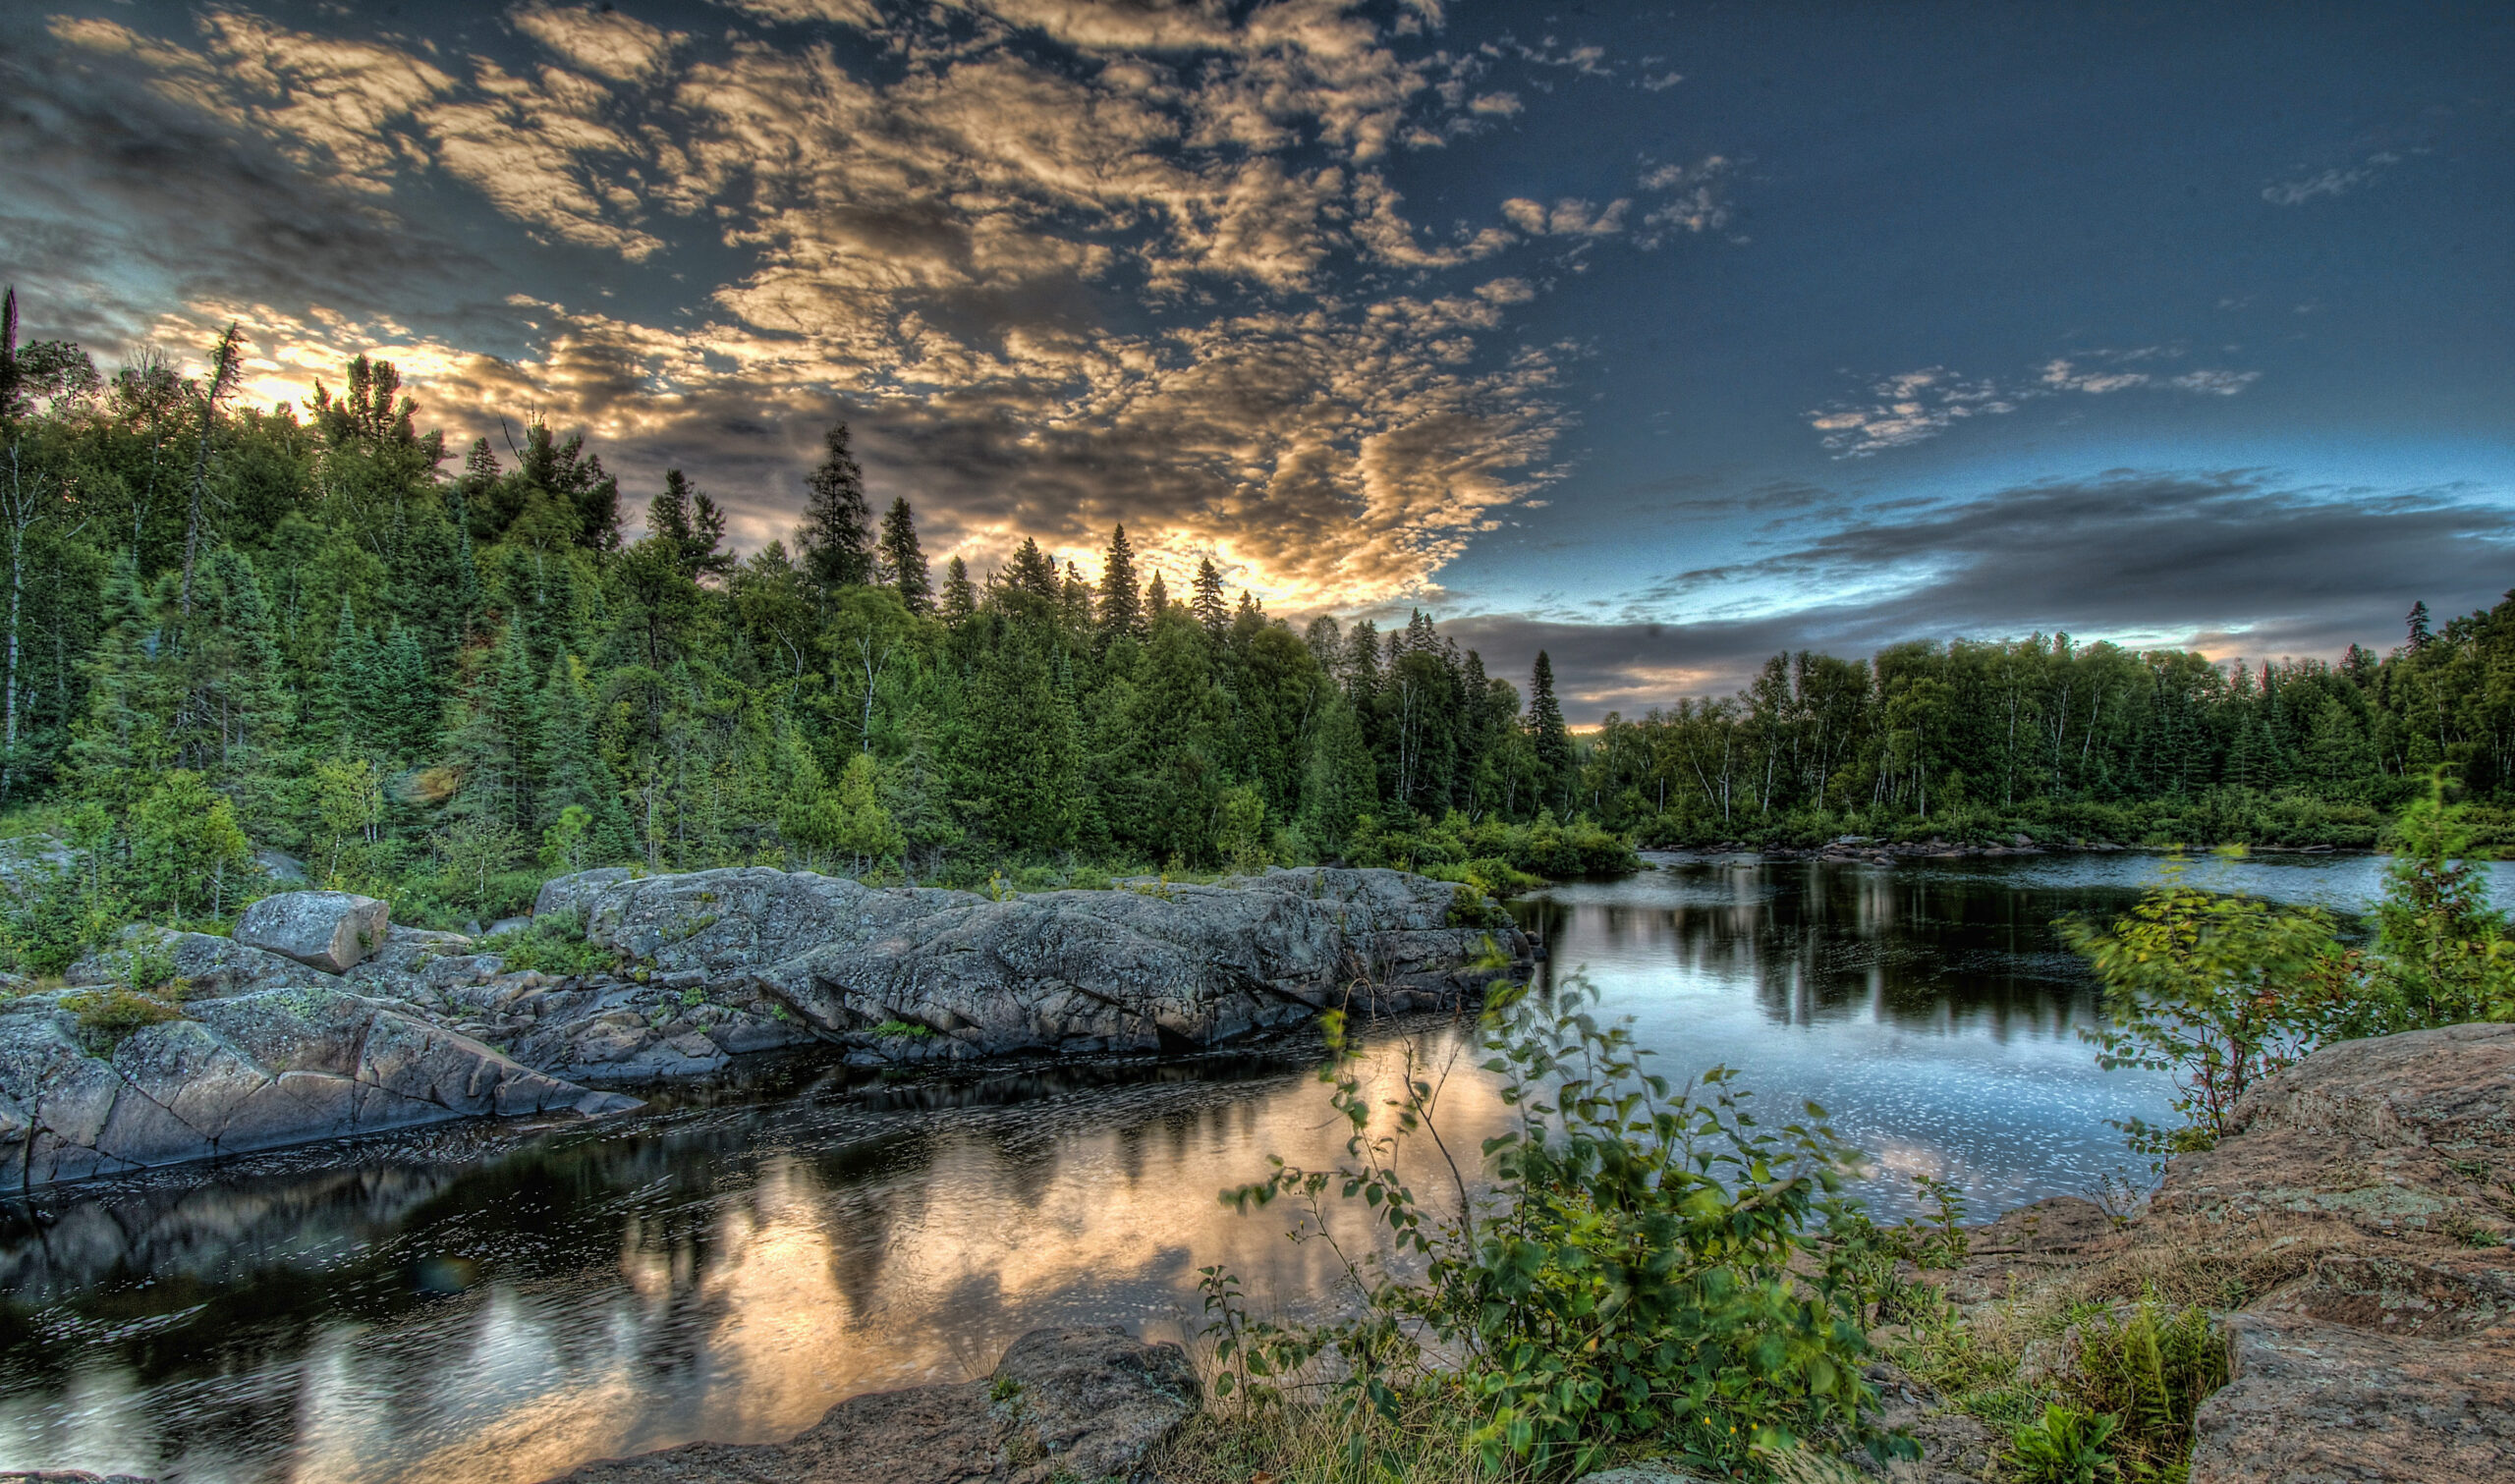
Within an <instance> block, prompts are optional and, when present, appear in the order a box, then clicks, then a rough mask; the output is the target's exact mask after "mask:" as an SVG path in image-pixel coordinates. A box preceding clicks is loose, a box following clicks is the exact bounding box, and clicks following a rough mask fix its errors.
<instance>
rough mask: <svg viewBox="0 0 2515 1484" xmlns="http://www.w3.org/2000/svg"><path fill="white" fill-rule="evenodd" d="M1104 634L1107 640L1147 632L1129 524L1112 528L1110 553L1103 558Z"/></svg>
mask: <svg viewBox="0 0 2515 1484" xmlns="http://www.w3.org/2000/svg"><path fill="white" fill-rule="evenodd" d="M1099 598H1100V603H1099V618H1100V637H1101V640H1102V641H1103V642H1106V641H1108V640H1110V639H1114V638H1117V637H1118V636H1119V635H1121V634H1124V635H1126V636H1128V637H1130V638H1135V637H1141V636H1142V635H1143V633H1144V593H1143V591H1142V589H1141V588H1140V587H1139V586H1138V585H1137V582H1136V552H1135V548H1134V547H1133V546H1130V545H1128V544H1127V528H1126V527H1125V526H1124V525H1119V526H1114V527H1112V528H1111V529H1110V531H1109V551H1108V555H1106V556H1105V557H1103V558H1101V561H1100V593H1099Z"/></svg>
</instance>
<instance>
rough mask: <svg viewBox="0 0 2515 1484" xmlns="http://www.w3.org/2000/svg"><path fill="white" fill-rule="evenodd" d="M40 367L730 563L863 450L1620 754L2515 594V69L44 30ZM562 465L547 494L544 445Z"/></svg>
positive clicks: (463, 32) (2241, 38) (1989, 50)
mask: <svg viewBox="0 0 2515 1484" xmlns="http://www.w3.org/2000/svg"><path fill="white" fill-rule="evenodd" d="M0 22H5V25H0V37H5V39H0V93H5V96H0V274H5V276H6V277H7V278H8V279H9V280H10V281H11V282H13V283H15V284H16V286H17V288H18V290H19V294H20V299H21V302H22V304H23V306H24V314H25V318H26V333H27V334H28V337H30V338H70V339H75V340H78V341H79V342H81V343H82V344H83V345H84V346H85V347H86V348H87V349H88V350H89V351H90V352H91V353H93V354H94V355H95V356H96V358H97V359H98V361H99V363H100V364H101V365H102V366H104V367H105V368H106V369H108V370H110V369H111V368H112V366H113V365H114V364H116V363H117V362H118V361H121V360H123V359H126V358H129V357H135V356H137V355H140V354H141V353H142V352H143V351H145V350H146V349H147V348H149V347H157V348H160V349H163V350H164V351H166V352H167V353H169V354H171V355H173V356H175V357H178V358H179V359H181V360H184V361H186V362H187V363H193V364H196V363H197V362H198V361H199V360H200V359H201V358H202V355H203V352H204V350H205V349H206V347H207V345H208V343H209V342H210V340H211V339H212V338H213V337H214V335H215V333H216V330H217V327H218V326H220V325H221V324H223V323H224V322H226V321H227V320H229V319H234V320H237V321H239V322H240V323H241V325H242V327H243V329H244V332H245V334H246V336H247V338H248V342H249V357H250V375H249V378H248V383H247V386H248V392H249V394H250V395H251V398H252V399H253V400H254V401H256V402H259V403H271V402H277V401H282V400H290V401H303V400H304V399H305V398H307V396H308V393H309V389H310V386H311V383H312V380H313V378H314V377H316V376H318V375H319V376H322V377H323V378H324V379H325V380H326V381H327V382H329V383H331V384H333V385H337V384H338V382H339V379H340V373H339V367H340V365H341V363H342V362H343V361H344V360H345V359H346V358H347V357H349V356H351V355H353V354H356V353H359V352H369V353H372V354H375V355H378V356H381V357H384V358H388V359H391V360H393V361H394V362H395V363H396V364H397V365H398V366H399V367H400V368H401V369H402V371H403V374H404V376H405V378H406V380H407V381H409V382H410V383H411V384H412V386H413V389H414V390H415V392H416V394H417V396H418V397H419V402H420V415H419V420H420V423H421V425H422V426H423V427H424V426H440V427H444V428H445V429H447V430H448V432H449V435H450V437H451V438H452V439H453V440H454V441H456V442H457V443H458V444H460V443H464V442H468V441H469V440H470V439H471V438H473V437H476V436H485V437H488V438H490V439H491V441H492V444H493V446H495V447H497V448H498V449H499V450H500V451H501V452H503V451H504V444H505V441H506V439H507V437H508V430H509V429H510V428H516V427H520V426H521V424H522V422H523V420H524V419H525V418H527V417H531V416H539V417H541V418H543V419H545V420H547V421H548V422H549V423H550V424H551V425H552V426H554V427H556V428H560V429H563V430H565V429H579V428H582V429H584V430H586V431H587V434H588V435H589V439H590V441H591V443H592V444H593V446H594V447H595V448H596V449H597V450H598V451H599V452H600V453H601V454H602V456H603V458H604V461H605V463H606V464H607V465H608V466H610V467H612V468H613V469H614V470H615V471H617V472H619V473H620V474H621V475H622V482H623V491H624V495H625V496H626V497H627V499H628V503H630V504H631V505H632V506H633V507H634V506H636V505H638V504H640V503H642V502H643V498H644V497H645V496H646V495H647V494H650V493H651V492H653V491H654V490H655V489H657V488H659V487H660V484H661V479H662V473H663V470H665V469H666V468H668V467H680V468H682V469H684V470H686V471H687V472H688V473H689V475H690V477H691V478H692V479H693V480H694V481H695V482H696V483H698V484H699V486H700V487H701V488H703V489H706V490H707V491H709V492H710V493H711V494H713V495H714V496H715V497H716V498H717V499H718V500H719V501H720V502H722V503H723V504H724V505H725V506H726V507H727V508H728V509H729V510H730V511H731V513H732V517H733V519H732V528H733V534H734V536H735V538H736V542H737V544H739V545H741V546H743V547H745V548H752V547H756V546H758V545H760V544H763V543H765V542H766V541H768V540H770V539H773V538H776V537H778V536H780V535H782V534H784V533H786V532H787V531H788V530H790V529H791V527H792V525H793V522H794V520H795V516H796V513H797V511H798V510H799V508H800V506H801V504H802V498H803V482H802V480H803V474H804V472H805V470H806V469H807V468H808V467H810V464H811V462H812V460H813V458H814V457H815V455H816V453H817V451H818V447H819V443H820V438H821V434H822V430H823V429H824V428H825V427H826V426H827V425H828V424H829V423H831V422H833V421H845V422H847V423H848V424H849V425H850V426H851V428H852V429H853V431H854V436H855V439H856V444H857V448H858V450H859V452H860V454H861V456H862V458H863V460H864V463H865V466H866V478H867V483H868V485H869V487H870V492H871V494H872V496H873V497H874V499H875V501H876V502H877V503H887V502H888V501H889V500H890V499H891V498H892V497H894V496H904V497H906V498H907V499H908V500H909V501H910V502H911V503H912V505H913V506H914V507H915V509H916V511H917V514H918V519H919V522H920V526H921V529H922V531H923V533H924V536H925V540H926V546H927V549H928V552H929V554H930V555H932V556H933V557H934V558H935V559H936V561H937V562H938V565H939V562H940V560H941V558H942V557H943V555H944V554H946V553H958V554H960V555H962V556H964V557H966V558H967V559H968V560H969V561H970V563H971V565H972V567H973V569H974V570H976V571H978V572H984V571H985V570H986V569H987V568H988V566H989V565H991V564H992V563H995V562H997V561H1000V560H1002V558H1003V557H1004V556H1005V555H1006V554H1007V553H1008V552H1009V551H1010V550H1011V548H1012V547H1013V546H1015V545H1017V544H1018V543H1019V542H1020V541H1021V539H1022V538H1023V537H1024V536H1026V535H1027V536H1034V537H1036V538H1037V539H1038V540H1039V541H1040V542H1041V544H1042V545H1043V546H1045V547H1047V548H1049V549H1050V550H1051V551H1053V552H1056V553H1057V554H1059V555H1060V556H1061V557H1067V558H1071V559H1073V560H1076V561H1078V562H1079V563H1080V564H1081V565H1082V566H1083V568H1084V570H1085V571H1086V573H1087V574H1091V573H1093V572H1095V571H1096V568H1097V557H1098V552H1099V551H1100V550H1101V548H1102V547H1103V546H1105V544H1106V541H1107V537H1108V531H1109V527H1110V526H1111V525H1112V524H1113V523H1116V522H1125V524H1126V526H1127V528H1128V531H1129V535H1130V537H1131V538H1132V539H1133V540H1134V542H1135V543H1136V546H1137V549H1138V551H1139V553H1140V554H1144V555H1145V556H1146V558H1148V560H1149V561H1150V562H1151V564H1152V565H1153V566H1155V567H1157V568H1159V569H1161V570H1163V571H1164V572H1165V573H1166V574H1168V576H1169V577H1170V579H1171V581H1172V582H1173V584H1174V585H1175V584H1176V583H1177V582H1178V581H1179V579H1180V577H1182V576H1183V575H1184V574H1185V573H1186V572H1188V571H1190V570H1192V569H1193V568H1194V566H1195V564H1196V562H1197V561H1198V560H1199V559H1200V558H1202V557H1210V558H1212V559H1213V560H1214V561H1215V563H1216V564H1217V566H1219V567H1220V568H1221V569H1222V570H1223V572H1224V573H1225V575H1226V577H1228V579H1229V580H1230V581H1231V583H1232V584H1233V585H1234V586H1245V587H1248V588H1250V589H1251V590H1253V591H1255V592H1256V593H1257V594H1258V596H1259V597H1260V598H1261V599H1262V600H1263V601H1264V603H1265V604H1266V606H1267V608H1268V610H1269V611H1270V612H1273V613H1276V614H1279V615H1284V616H1287V617H1292V618H1295V619H1300V618H1305V617H1307V616H1309V615H1312V614H1314V613H1318V612H1334V613H1337V614H1339V615H1342V616H1345V617H1348V618H1351V617H1353V616H1356V615H1368V616H1372V617H1376V618H1379V619H1380V620H1382V621H1383V622H1386V621H1388V620H1390V619H1392V618H1393V619H1395V620H1396V621H1398V622H1403V620H1404V618H1405V617H1406V615H1407V614H1408V613H1409V612H1410V611H1411V610H1413V609H1416V608H1423V609H1425V610H1428V611H1429V612H1431V613H1432V614H1433V615H1434V616H1435V617H1436V618H1437V619H1438V621H1439V622H1440V624H1441V626H1442V628H1443V630H1444V631H1445V632H1451V633H1453V634H1455V635H1456V636H1458V637H1459V638H1460V640H1461V641H1462V642H1463V643H1469V644H1473V645H1475V646H1476V647H1478V648H1479V649H1481V651H1482V652H1483V654H1484V656H1485V659H1486V662H1487V665H1488V668H1490V669H1491V670H1492V671H1493V673H1495V674H1499V675H1506V676H1511V677H1513V678H1524V676H1525V674H1526V670H1527V667H1528V665H1529V663H1530V662H1531V661H1532V660H1533V658H1534V656H1535V654H1536V652H1537V649H1538V648H1540V647H1543V648H1545V649H1547V650H1548V651H1549V652H1550V653H1551V656H1552V658H1553V661H1554V664H1555V668H1556V672H1557V675H1558V677H1559V682H1560V684H1561V687H1562V689H1563V692H1564V697H1565V708H1566V711H1567V713H1568V714H1569V715H1571V716H1572V717H1573V718H1574V719H1575V720H1580V721H1587V720H1594V719H1595V718H1596V717H1598V716H1599V715H1600V714H1602V713H1604V712H1606V711H1608V710H1621V711H1623V712H1624V713H1626V714H1628V715H1635V714H1639V713H1641V712H1642V711H1645V710H1647V709H1649V708H1650V707H1652V706H1658V705H1665V704H1667V703H1669V702H1671V701H1673V700H1675V699H1676V698H1678V697H1679V696H1682V695H1688V694H1702V693H1708V692H1716V691H1722V690H1726V689H1728V688H1731V687H1735V686H1736V685H1737V684H1738V683H1739V682H1740V680H1741V679H1742V678H1743V677H1744V676H1745V675H1746V674H1748V673H1750V672H1751V671H1752V670H1753V669H1754V668H1755V667H1756V665H1758V664H1759V663H1760V662H1761V659H1762V658H1763V657H1764V656H1766V655H1768V654H1771V653H1773V652H1776V651H1778V650H1783V649H1795V648H1805V647H1813V648H1820V649H1827V650H1830V651H1832V652H1835V653H1841V654H1847V655H1859V654H1866V653H1868V652H1870V651H1871V650H1872V649H1874V648H1876V647H1878V646H1880V645H1882V644H1886V643H1891V642H1896V641H1900V640H1905V639H1913V638H1936V639H1946V638H1952V637H1958V636H1967V637H1984V638H1997V637H2015V636H2023V635H2025V634H2028V633H2033V632H2045V633H2049V632H2069V633H2071V634H2073V635H2075V636H2077V637H2080V638H2082V639H2095V638H2112V639H2115V640H2118V641H2121V642H2125V643H2131V644H2136V645H2140V646H2143V647H2152V646H2164V645H2177V646H2189V647H2197V648H2200V649H2202V650H2204V651H2206V652H2208V653H2209V654H2211V655H2212V656H2215V657H2219V658H2233V657H2237V656H2244V657H2248V658H2251V659H2255V660H2260V659H2262V658H2265V657H2279V656H2324V657H2330V656H2335V655H2337V654H2338V653H2339V652H2340V651H2341V650H2342V649H2343V648H2344V647H2345V646H2346V645H2348V644H2350V643H2352V642H2359V643H2366V644H2369V645H2372V646H2375V647H2378V648H2383V647H2389V646H2390V645H2392V644H2393V643H2396V642H2398V640H2399V638H2400V636H2401V633H2402V616H2403V614H2404V613H2405V612H2406V611H2407V610H2408V609H2409V607H2410V605H2411V603H2412V602H2413V601H2414V600H2424V601H2426V602H2427V603H2428V604H2429V605H2430V607H2431V609H2433V610H2435V611H2436V612H2438V613H2439V614H2446V613H2455V612H2465V611H2469V610H2472V609H2475V608H2479V607H2483V606H2487V605H2488V604H2490V603H2493V602H2495V601H2496V600H2497V599H2498V598H2499V597H2500V595H2501V594H2502V593H2504V592H2505V591H2506V589H2508V588H2509V587H2515V560H2510V556H2515V551H2510V548H2511V547H2515V249H2510V246H2509V245H2510V243H2515V10H2510V9H2509V8H2508V7H2506V6H2504V5H2502V4H2468V5H2466V4H2413V3H2385V4H2363V5H2354V6H2336V5H2314V4H2297V5H2289V6H2281V7H2277V8H2275V9H2274V10H2264V8H2263V7H2260V6H2256V5H2211V4H2205V3H2195V0H2175V3H2169V4H2157V5H2140V4H2128V3H2108V4H2102V5H2086V6H2072V5H2063V4H2041V5H2036V6H2017V5H2014V4H1995V5H1981V6H1973V5H1962V4H1914V5H1898V6H1880V5H1874V4H1865V3H1863V4H1798V3H1790V0H1756V3H1747V4H1708V5H1679V6H1675V7H1667V6H1650V5H1644V6H1633V7H1623V6H1613V5H1603V4H1593V5H1584V6H1569V7H1561V6H1558V7H1547V6H1542V5H1531V6H1516V5H1515V6H1504V5H1492V4H1485V5H1477V4H1450V5H1444V4H1441V3H1440V0H1391V3H1367V4H1359V5H1352V4H1344V3H1340V0H1275V3H1268V4H1257V5H1251V4H1246V3H1235V4H1227V5H1224V4H1168V3H1162V0H929V3H921V4H916V5H894V4H891V3H888V0H718V3H713V4H706V3H688V4H666V3H661V0H653V3H650V0H627V3H620V4H606V5H597V6H591V7H586V6H575V7H570V6H553V5H545V4H527V5H510V6H504V7H500V6H495V5H472V4H459V3H451V0H446V3H435V0H431V3H426V4H420V3H404V4H399V5H369V4H358V5H348V4H333V3H322V4H297V3H283V0H272V3H263V4H255V5H251V6H246V5H177V4H162V3H154V0H97V3H89V4H64V5H46V4H42V3H39V0H36V3H28V0H0ZM519 436H520V435H519Z"/></svg>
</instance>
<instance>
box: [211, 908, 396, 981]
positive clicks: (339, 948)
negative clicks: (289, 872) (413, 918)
mask: <svg viewBox="0 0 2515 1484" xmlns="http://www.w3.org/2000/svg"><path fill="white" fill-rule="evenodd" d="M386 913H387V908H386V907H385V905H384V904H383V903H381V902H379V901H377V900H376V899H374V898H373V897H361V896H358V895H356V894H355V893H351V892H280V893H278V894H276V895H274V896H269V897H264V898H263V899H262V900H261V901H259V902H256V903H254V904H253V905H252V906H251V907H247V908H245V914H244V915H243V916H242V917H239V918H238V919H237V920H236V941H237V942H239V943H242V944H244V945H245V946H246V947H248V948H258V949H261V950H263V951H264V952H266V953H274V954H278V955H279V956H281V957H282V958H286V959H294V960H296V961H297V962H300V963H303V964H306V965H307V966H308V967H310V968H316V969H320V970H321V971H323V972H324V973H327V974H343V973H347V972H349V971H350V970H351V969H352V968H354V967H356V966H357V965H358V963H359V962H360V961H361V960H363V959H365V958H366V957H367V956H368V955H370V954H372V953H374V952H375V951H376V950H377V949H379V948H381V947H383V946H384V932H385V928H386V927H387V926H388V925H389V924H388V923H387V921H386Z"/></svg>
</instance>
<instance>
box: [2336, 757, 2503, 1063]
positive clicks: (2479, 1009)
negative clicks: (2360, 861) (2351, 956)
mask: <svg viewBox="0 0 2515 1484" xmlns="http://www.w3.org/2000/svg"><path fill="white" fill-rule="evenodd" d="M2471 855H2472V828H2471V825H2470V823H2469V821H2468V818H2467V816H2466V815H2465V812H2464V811H2463V810H2462V809H2460V808H2456V807H2451V806H2448V805H2447V804H2446V802H2445V780H2444V777H2443V774H2442V772H2441V770H2440V771H2439V773H2438V775H2437V777H2436V778H2435V779H2434V780H2433V781H2432V783H2431V787H2430V792H2429V795H2428V797H2425V798H2422V799H2420V800H2419V801H2418V802H2416V803H2414V804H2412V805H2411V807H2410V809H2409V811H2408V812H2407V813H2405V814H2404V815H2403V816H2402V820H2401V824H2400V827H2399V831H2398V835H2397V838H2396V841H2395V845H2394V854H2393V857H2392V861H2391V863H2390V864H2389V865H2387V866H2386V867H2385V870H2384V896H2383V900H2382V901H2380V902H2379V903H2377V904H2376V907H2375V953H2374V955H2373V958H2372V962H2368V961H2363V960H2362V961H2361V964H2360V966H2361V967H2363V969H2364V971H2365V983H2364V985H2363V987H2362V988H2361V990H2360V992H2359V994H2358V996H2357V1000H2358V1002H2359V1003H2358V1005H2357V1007H2356V1015H2355V1017H2354V1020H2353V1024H2352V1027H2351V1028H2352V1029H2353V1030H2356V1031H2358V1032H2359V1033H2361V1034H2382V1033H2383V1032H2385V1031H2388V1030H2395V1029H2400V1030H2408V1029H2413V1028H2416V1027H2419V1026H2424V1025H2452V1024H2457V1023H2459V1022H2462V1021H2465V1020H2503V1019H2507V1018H2509V1017H2515V936H2510V934H2509V932H2508V928H2507V921H2506V914H2505V913H2504V912H2501V911H2499V910H2497V909H2496V908H2495V907H2491V906H2490V905H2489V901H2488V877H2487V872H2486V870H2485V869H2483V868H2482V867H2481V866H2479V865H2478V864H2476V863H2475V862H2474V861H2473V860H2472V858H2471Z"/></svg>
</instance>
